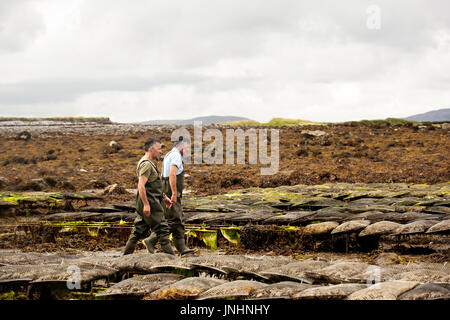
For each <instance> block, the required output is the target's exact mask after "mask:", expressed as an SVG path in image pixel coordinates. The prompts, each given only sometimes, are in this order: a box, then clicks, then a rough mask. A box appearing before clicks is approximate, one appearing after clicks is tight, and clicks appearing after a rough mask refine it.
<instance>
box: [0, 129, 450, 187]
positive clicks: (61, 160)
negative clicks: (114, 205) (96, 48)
mask: <svg viewBox="0 0 450 320" xmlns="http://www.w3.org/2000/svg"><path fill="white" fill-rule="evenodd" d="M175 128H176V127H174V126H143V125H131V124H95V123H89V124H59V125H57V124H54V125H52V126H43V125H41V126H39V125H29V124H24V125H21V126H18V125H15V126H13V125H5V124H4V123H3V124H2V122H0V148H1V149H2V151H3V152H2V153H1V154H0V190H1V189H3V190H18V191H20V190H34V191H40V190H43V191H47V190H48V191H50V190H57V191H81V190H85V189H91V188H103V187H106V186H107V185H111V184H116V183H117V184H120V185H121V186H123V187H124V188H136V181H137V180H136V177H135V166H136V163H137V161H138V160H139V158H140V157H141V156H142V154H143V150H142V148H143V144H144V142H145V140H146V139H147V138H148V137H158V138H161V139H162V141H163V143H164V144H165V145H166V148H165V151H164V152H168V151H169V150H170V148H171V146H172V142H171V141H170V137H171V133H172V132H173V131H174V130H175ZM187 128H188V130H189V131H190V132H191V134H192V137H193V128H192V127H187ZM207 128H208V127H204V129H207ZM217 128H219V129H220V130H222V132H223V136H224V137H225V136H226V131H225V130H226V128H224V127H217ZM243 129H246V128H245V127H244V128H243ZM256 129H258V128H256ZM278 129H279V137H280V151H279V154H280V168H279V172H278V173H277V174H275V175H268V176H263V175H261V174H260V166H259V165H249V164H243V165H237V164H234V165H225V164H224V165H208V164H189V165H186V168H185V169H186V173H187V174H188V177H187V187H188V188H189V189H191V190H192V192H194V193H196V194H218V193H225V192H227V191H229V190H232V189H239V188H248V187H276V186H281V185H296V184H308V185H312V184H322V183H326V182H349V183H357V182H361V183H391V182H406V183H432V184H433V183H439V182H447V181H449V180H450V161H449V159H450V135H449V131H448V129H443V128H441V127H439V126H436V125H431V124H430V125H425V126H413V125H396V126H392V125H391V126H385V125H372V126H364V125H359V124H357V123H355V124H351V123H350V124H345V125H344V124H340V125H328V126H301V127H280V128H278ZM317 130H320V131H323V132H324V133H325V134H323V135H321V136H317V137H316V136H313V135H309V134H302V132H304V131H317ZM22 132H28V133H29V135H30V136H31V137H30V136H28V135H27V134H25V135H23V134H22V136H21V133H22ZM111 141H116V142H117V144H114V143H113V145H112V146H110V143H111ZM207 144H208V143H207V142H204V146H206V145H207ZM246 163H248V162H246ZM263 167H266V166H263Z"/></svg>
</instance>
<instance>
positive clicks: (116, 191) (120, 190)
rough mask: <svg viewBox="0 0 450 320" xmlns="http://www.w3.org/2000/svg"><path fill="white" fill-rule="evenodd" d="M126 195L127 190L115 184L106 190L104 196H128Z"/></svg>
mask: <svg viewBox="0 0 450 320" xmlns="http://www.w3.org/2000/svg"><path fill="white" fill-rule="evenodd" d="M126 193H127V190H125V188H124V187H122V186H121V185H119V184H117V183H115V184H112V185H109V186H107V187H106V188H105V191H104V193H103V194H126Z"/></svg>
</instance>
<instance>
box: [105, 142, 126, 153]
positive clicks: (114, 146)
mask: <svg viewBox="0 0 450 320" xmlns="http://www.w3.org/2000/svg"><path fill="white" fill-rule="evenodd" d="M121 149H123V146H122V145H121V144H120V143H118V142H117V141H114V140H112V141H110V142H109V144H108V147H107V149H106V150H105V153H106V154H108V153H117V152H119V150H121Z"/></svg>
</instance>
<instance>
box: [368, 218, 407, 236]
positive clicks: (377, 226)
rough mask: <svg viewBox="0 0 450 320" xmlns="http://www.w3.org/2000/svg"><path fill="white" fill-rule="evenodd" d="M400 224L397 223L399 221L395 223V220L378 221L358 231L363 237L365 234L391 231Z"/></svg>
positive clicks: (371, 234)
mask: <svg viewBox="0 0 450 320" xmlns="http://www.w3.org/2000/svg"><path fill="white" fill-rule="evenodd" d="M400 226H401V224H399V223H395V222H391V221H380V222H376V223H374V224H371V225H368V226H367V227H366V228H364V230H363V231H361V232H360V233H359V236H360V237H365V236H374V235H381V234H387V233H392V232H394V231H395V230H396V229H397V228H398V227H400Z"/></svg>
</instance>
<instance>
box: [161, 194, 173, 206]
mask: <svg viewBox="0 0 450 320" xmlns="http://www.w3.org/2000/svg"><path fill="white" fill-rule="evenodd" d="M163 201H164V203H165V204H166V208H167V209H170V208H171V207H172V201H170V199H169V197H168V196H166V195H164V196H163Z"/></svg>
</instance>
